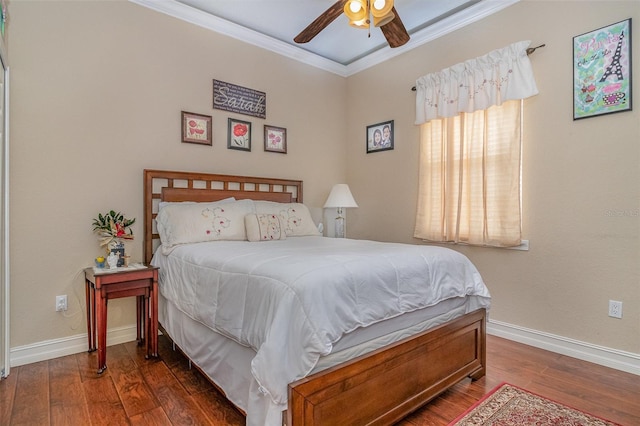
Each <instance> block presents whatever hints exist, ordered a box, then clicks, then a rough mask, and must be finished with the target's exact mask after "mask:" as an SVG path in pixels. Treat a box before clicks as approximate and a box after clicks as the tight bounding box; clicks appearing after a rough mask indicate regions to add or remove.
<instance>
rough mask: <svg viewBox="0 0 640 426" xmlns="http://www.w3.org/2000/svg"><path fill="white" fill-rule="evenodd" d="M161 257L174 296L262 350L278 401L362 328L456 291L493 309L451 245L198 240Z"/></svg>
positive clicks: (261, 367) (264, 380)
mask: <svg viewBox="0 0 640 426" xmlns="http://www.w3.org/2000/svg"><path fill="white" fill-rule="evenodd" d="M160 256H163V255H160V254H159V253H157V254H156V257H155V258H154V260H153V261H152V263H153V264H156V265H159V266H162V268H161V270H160V291H161V292H162V294H163V295H164V297H166V298H167V299H169V300H171V301H173V302H174V303H175V304H176V305H177V306H178V308H179V309H181V310H182V311H183V312H185V313H186V314H187V315H189V316H190V317H192V318H193V319H195V320H197V321H199V322H202V323H203V324H205V325H207V326H208V327H210V328H212V329H213V330H215V331H217V332H219V333H222V334H224V335H226V336H228V337H230V338H232V339H234V340H236V341H237V342H238V343H240V344H242V345H246V346H250V347H252V348H253V349H255V351H256V356H255V358H254V359H253V362H252V374H253V376H254V377H255V379H256V381H257V382H258V384H259V385H260V390H261V391H262V392H264V393H265V394H268V395H269V396H270V398H271V399H272V401H273V402H274V403H276V404H284V403H286V401H287V385H288V383H291V382H293V381H295V380H297V379H299V378H302V377H304V376H305V375H306V374H307V373H308V372H309V371H311V369H312V368H313V367H314V366H315V364H316V362H317V361H318V359H319V357H320V356H322V355H326V354H329V353H330V352H331V350H332V346H333V344H334V343H335V342H336V341H338V340H339V339H340V337H341V336H342V335H343V334H344V333H347V332H349V331H351V330H354V329H355V328H357V327H364V326H367V325H370V324H373V323H376V322H378V321H382V320H384V319H388V318H392V317H395V316H397V315H401V314H402V313H405V312H410V311H414V310H416V309H420V308H423V307H427V306H431V305H435V304H436V303H438V302H439V301H441V300H444V299H448V298H452V297H462V296H466V295H475V296H479V299H481V300H482V301H483V305H484V306H485V307H488V306H489V298H490V296H489V291H488V289H487V288H486V286H485V285H484V283H483V281H482V278H481V277H480V274H479V273H478V271H477V270H476V268H475V267H474V266H473V264H472V263H471V262H470V261H469V260H468V259H467V258H466V257H465V256H464V255H462V254H460V253H458V252H456V251H453V250H450V249H446V248H441V247H432V246H417V245H409V244H393V243H379V242H373V241H364V240H351V239H335V238H323V237H294V238H288V239H286V240H281V241H269V242H255V243H251V242H248V241H216V242H207V243H198V244H189V245H183V246H179V247H177V248H176V249H175V250H173V252H172V253H171V254H170V255H168V256H166V258H163V259H160V258H159V257H160ZM169 283H173V285H169Z"/></svg>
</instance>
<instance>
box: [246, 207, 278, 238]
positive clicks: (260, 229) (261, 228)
mask: <svg viewBox="0 0 640 426" xmlns="http://www.w3.org/2000/svg"><path fill="white" fill-rule="evenodd" d="M244 226H245V228H246V229H247V239H248V240H249V241H251V242H256V241H275V240H284V239H285V238H287V234H286V233H285V231H284V226H282V221H281V220H280V216H279V215H277V214H248V215H246V216H245V217H244Z"/></svg>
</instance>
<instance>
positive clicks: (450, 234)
mask: <svg viewBox="0 0 640 426" xmlns="http://www.w3.org/2000/svg"><path fill="white" fill-rule="evenodd" d="M530 44H531V43H530V42H529V41H520V42H517V43H513V44H511V45H509V46H506V47H504V48H502V49H497V50H494V51H492V52H489V53H488V54H486V55H484V56H480V57H478V58H474V59H470V60H468V61H465V62H462V63H459V64H456V65H454V66H452V67H450V68H446V69H444V70H442V71H439V72H435V73H431V74H427V75H425V76H423V77H420V78H419V79H418V80H417V81H416V91H417V94H416V121H415V124H417V125H420V182H419V194H418V211H417V214H416V227H415V232H414V236H415V237H416V238H421V239H425V240H431V241H438V242H455V243H466V244H473V245H483V246H484V245H486V246H495V247H512V246H517V245H520V243H521V237H522V232H521V212H520V199H521V197H520V196H521V194H520V150H521V145H522V134H521V130H522V123H521V121H522V120H521V117H522V99H525V98H527V97H529V96H533V95H535V94H537V93H538V89H537V87H536V83H535V79H534V77H533V70H532V68H531V62H530V61H529V58H528V56H527V52H526V51H527V47H528V46H529V45H530Z"/></svg>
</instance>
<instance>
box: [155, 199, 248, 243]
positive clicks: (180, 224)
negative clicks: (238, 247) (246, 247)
mask: <svg viewBox="0 0 640 426" xmlns="http://www.w3.org/2000/svg"><path fill="white" fill-rule="evenodd" d="M251 213H255V209H254V205H253V201H251V200H239V201H231V202H229V201H222V202H213V203H193V204H189V203H184V204H183V203H173V204H169V205H166V206H164V207H163V208H162V209H161V210H160V211H159V212H158V216H157V217H156V224H157V226H158V234H160V241H161V242H162V252H163V253H165V254H168V253H170V252H171V251H172V250H173V248H174V247H175V246H177V245H179V244H189V243H199V242H204V241H222V240H234V241H238V240H246V239H247V233H246V231H245V226H244V217H245V216H246V215H247V214H251Z"/></svg>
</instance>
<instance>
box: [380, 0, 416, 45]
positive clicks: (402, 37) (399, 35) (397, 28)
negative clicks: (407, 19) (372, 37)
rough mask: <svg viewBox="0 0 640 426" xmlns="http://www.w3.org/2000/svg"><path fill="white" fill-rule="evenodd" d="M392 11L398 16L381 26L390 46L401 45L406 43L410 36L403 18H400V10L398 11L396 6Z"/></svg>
mask: <svg viewBox="0 0 640 426" xmlns="http://www.w3.org/2000/svg"><path fill="white" fill-rule="evenodd" d="M391 11H392V12H393V14H394V15H396V17H395V18H393V20H392V21H391V22H389V23H388V24H385V25H383V26H381V27H380V29H381V30H382V33H383V34H384V36H385V37H386V38H387V41H388V42H389V46H390V47H400V46H402V45H403V44H406V43H407V42H408V41H409V38H410V37H409V33H408V32H407V29H406V28H405V27H404V24H403V23H402V19H400V15H398V12H397V11H396V8H395V7H394V8H393V9H391Z"/></svg>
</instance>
